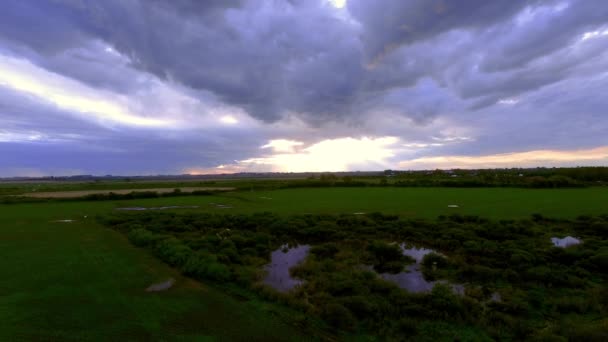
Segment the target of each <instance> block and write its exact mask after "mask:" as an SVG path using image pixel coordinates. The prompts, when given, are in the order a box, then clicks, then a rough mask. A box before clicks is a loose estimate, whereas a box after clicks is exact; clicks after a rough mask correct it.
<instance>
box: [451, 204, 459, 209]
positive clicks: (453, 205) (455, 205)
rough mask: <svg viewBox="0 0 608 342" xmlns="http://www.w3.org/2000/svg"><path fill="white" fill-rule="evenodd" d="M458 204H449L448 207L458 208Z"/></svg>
mask: <svg viewBox="0 0 608 342" xmlns="http://www.w3.org/2000/svg"><path fill="white" fill-rule="evenodd" d="M458 207H459V206H458V204H448V208H458Z"/></svg>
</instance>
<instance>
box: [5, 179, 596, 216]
mask: <svg viewBox="0 0 608 342" xmlns="http://www.w3.org/2000/svg"><path fill="white" fill-rule="evenodd" d="M606 203H608V188H605V187H597V188H585V189H533V190H532V189H517V188H475V189H458V188H457V189H453V188H391V187H387V188H304V189H285V190H274V191H238V192H226V193H221V194H213V195H208V196H185V197H168V198H151V199H136V200H117V201H97V202H93V201H76V202H47V203H23V204H16V205H12V206H10V207H8V208H11V210H10V214H11V215H23V214H25V213H27V215H28V216H30V217H31V216H34V217H35V216H37V215H44V216H47V215H52V216H53V217H54V218H56V219H66V218H69V217H68V216H70V215H72V216H74V217H77V216H78V215H93V214H98V213H105V212H109V211H112V209H114V208H120V207H137V206H139V207H160V206H198V207H199V208H197V209H188V210H195V211H204V212H228V213H253V212H262V211H270V212H274V213H279V214H305V213H325V214H341V213H345V214H348V213H351V214H352V213H356V212H358V213H370V212H382V213H387V214H398V215H400V216H404V217H412V218H416V217H417V218H435V217H437V216H439V215H450V214H462V215H479V216H483V217H486V218H495V219H511V218H525V217H529V216H530V215H531V214H533V213H540V214H543V215H545V216H550V217H564V218H567V217H576V216H578V215H597V214H604V213H606V211H607V210H608V208H607V207H606ZM453 205H456V206H458V207H449V206H453Z"/></svg>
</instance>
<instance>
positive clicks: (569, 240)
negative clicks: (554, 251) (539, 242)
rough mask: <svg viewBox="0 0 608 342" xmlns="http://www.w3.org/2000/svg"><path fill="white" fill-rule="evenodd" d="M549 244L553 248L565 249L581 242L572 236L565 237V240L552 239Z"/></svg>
mask: <svg viewBox="0 0 608 342" xmlns="http://www.w3.org/2000/svg"><path fill="white" fill-rule="evenodd" d="M551 242H553V245H554V246H555V247H560V248H566V247H570V246H574V245H578V244H579V243H581V242H582V241H581V240H580V239H577V238H575V237H572V236H566V237H565V238H561V239H560V238H558V237H552V238H551Z"/></svg>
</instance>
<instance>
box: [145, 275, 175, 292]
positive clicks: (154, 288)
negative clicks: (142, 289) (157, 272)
mask: <svg viewBox="0 0 608 342" xmlns="http://www.w3.org/2000/svg"><path fill="white" fill-rule="evenodd" d="M173 284H175V279H173V278H171V279H168V280H167V281H164V282H162V283H158V284H153V285H150V286H149V287H148V288H147V289H146V291H148V292H158V291H166V290H168V289H170V288H171V287H172V286H173Z"/></svg>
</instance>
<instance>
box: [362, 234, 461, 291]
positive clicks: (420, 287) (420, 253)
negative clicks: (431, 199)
mask: <svg viewBox="0 0 608 342" xmlns="http://www.w3.org/2000/svg"><path fill="white" fill-rule="evenodd" d="M401 250H402V252H403V254H404V255H407V256H410V257H412V258H413V259H414V260H416V262H415V263H414V264H411V265H408V266H406V268H405V270H404V271H403V272H399V273H395V274H391V273H379V275H380V277H382V279H384V280H387V281H390V282H392V283H395V284H396V285H397V286H399V287H400V288H402V289H405V290H408V291H409V292H415V293H418V292H430V291H431V290H432V289H433V287H434V286H435V284H438V283H441V284H448V285H449V286H450V287H451V288H452V290H453V291H454V292H455V293H457V294H461V295H462V294H464V286H463V285H461V284H449V283H448V282H447V281H445V280H437V281H428V280H426V279H425V278H424V275H423V274H422V268H421V262H422V259H423V258H424V256H425V255H427V254H430V253H436V254H441V253H438V252H436V251H434V250H432V249H428V248H422V247H415V246H412V245H409V244H406V243H403V244H401ZM369 269H370V270H373V268H371V267H370V268H369Z"/></svg>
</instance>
